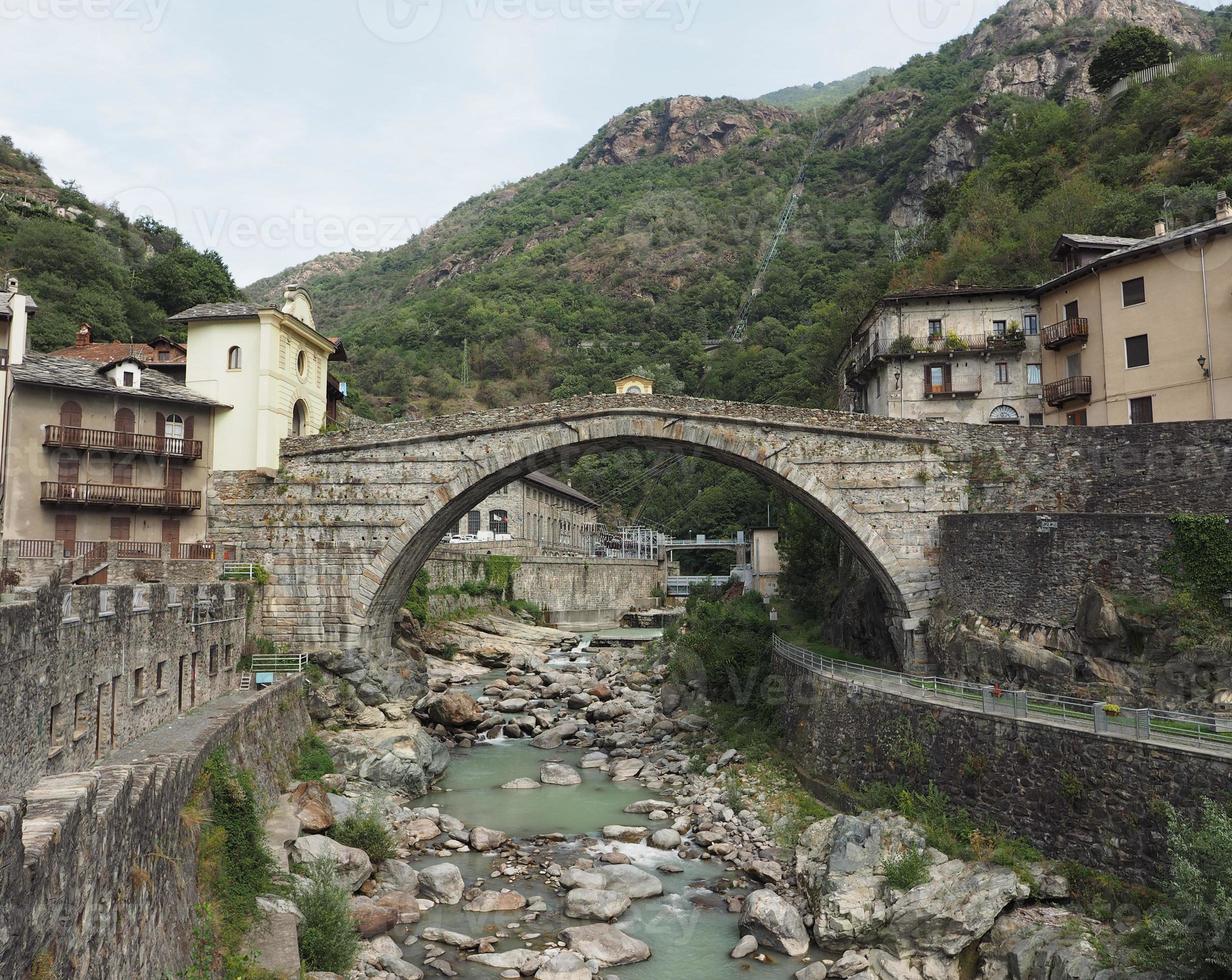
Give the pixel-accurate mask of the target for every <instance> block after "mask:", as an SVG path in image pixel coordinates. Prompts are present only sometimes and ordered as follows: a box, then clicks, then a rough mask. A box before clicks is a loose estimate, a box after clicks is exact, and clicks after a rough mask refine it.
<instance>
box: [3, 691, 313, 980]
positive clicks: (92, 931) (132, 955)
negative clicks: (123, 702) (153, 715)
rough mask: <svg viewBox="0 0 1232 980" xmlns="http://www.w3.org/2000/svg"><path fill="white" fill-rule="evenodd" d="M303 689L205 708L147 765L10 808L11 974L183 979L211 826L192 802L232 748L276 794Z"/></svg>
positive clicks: (57, 781)
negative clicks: (206, 828) (189, 807)
mask: <svg viewBox="0 0 1232 980" xmlns="http://www.w3.org/2000/svg"><path fill="white" fill-rule="evenodd" d="M301 685H302V681H301V680H300V679H298V678H296V679H294V680H289V681H286V682H284V683H282V684H280V685H277V686H276V687H273V688H270V689H268V690H266V691H263V692H260V693H252V694H246V695H240V694H238V693H237V694H232V695H230V697H229V698H227V699H225V700H223V701H221V702H218V703H217V705H211V706H208V707H205V708H202V709H200V712H201V713H202V714H205V715H206V717H198V718H197V720H198V722H199V724H197V725H195V726H188V725H182V726H179V727H178V729H177V730H176V731H171V732H168V733H167V735H166V737H165V739H160V741H159V748H160V749H161V751H158V752H156V753H151V755H150V756H149V757H148V758H146V759H145V761H143V762H141V763H138V764H131V765H104V766H102V767H100V768H97V769H90V770H87V771H84V772H75V773H67V774H63V775H57V776H47V777H46V778H44V779H43V780H41V781H40V782H39V783H38V785H37V786H35V787H34V788H33V789H31V790H30V791H29V792H28V793H26V795H25V797H24V798H20V797H8V798H2V799H0V976H5V977H26V976H30V975H31V974H34V973H35V972H36V970H37V971H41V972H38V973H37V975H39V976H49V977H50V976H54V977H100V978H101V977H126V978H128V977H131V978H134V980H137V978H151V980H153V978H162V977H166V976H177V975H179V974H180V971H182V970H183V969H184V968H185V967H186V966H188V959H189V955H190V951H191V948H192V939H193V935H192V930H193V925H194V921H195V914H194V905H195V903H196V901H197V888H196V835H197V834H198V833H199V828H197V827H196V826H195V825H194V823H193V822H192V821H189V820H185V819H184V818H183V811H184V807H185V805H186V804H187V803H188V802H189V800H190V799H191V797H192V795H193V792H194V786H195V784H196V782H197V778H198V776H199V775H200V773H201V769H202V767H203V765H204V763H205V760H206V758H207V757H208V756H209V755H210V754H211V753H212V752H213V751H214V750H215V749H216V748H219V747H223V748H224V749H225V750H226V752H227V754H228V755H229V756H230V757H231V758H232V760H233V761H234V762H235V763H236V764H237V765H239V766H242V767H243V768H246V769H249V770H250V771H252V772H253V774H254V775H255V776H256V778H257V782H258V785H259V786H261V787H263V789H264V790H265V792H266V793H267V794H272V792H273V790H274V788H275V786H276V785H279V784H281V782H282V781H284V780H285V779H286V777H287V775H288V774H287V772H286V771H285V768H286V766H287V764H288V753H287V747H288V746H290V745H294V743H295V741H296V740H297V739H298V738H300V737H301V736H302V735H303V734H304V733H305V732H306V731H307V730H308V726H309V720H308V716H307V713H306V711H305V709H304V699H303V694H302V687H301ZM232 700H234V704H233V705H232V704H230V703H229V702H231V701H232ZM223 706H225V707H226V708H227V710H220V709H221V708H222V707H223ZM189 717H190V718H192V717H193V716H189Z"/></svg>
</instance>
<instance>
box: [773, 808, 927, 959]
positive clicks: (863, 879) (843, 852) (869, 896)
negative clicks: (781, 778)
mask: <svg viewBox="0 0 1232 980" xmlns="http://www.w3.org/2000/svg"><path fill="white" fill-rule="evenodd" d="M924 847H925V843H924V836H923V834H921V833H920V832H919V831H918V830H917V829H916V828H915V827H913V826H912V825H911V824H910V823H909V822H908V821H907V820H905V819H904V818H902V817H900V816H897V815H896V814H892V813H889V812H878V813H874V814H863V815H861V816H851V815H849V814H843V813H840V814H838V815H837V816H834V817H830V818H829V819H828V820H822V821H819V822H818V823H815V824H812V825H811V826H810V827H808V828H806V829H805V831H804V832H803V833H802V834H801V835H800V838H799V841H798V842H797V844H796V876H797V878H798V879H799V882H800V886H801V888H802V889H803V891H804V894H805V898H806V901H807V903H808V910H809V912H811V913H812V915H813V936H814V938H815V939H816V940H817V942H818V944H819V945H822V946H827V945H829V946H844V945H852V944H855V943H871V942H872V941H873V940H874V939H875V938H876V936H877V934H878V933H879V931H880V930H881V928H882V927H883V926H884V925H885V924H886V922H887V921H888V919H889V911H890V902H891V897H890V896H889V888H888V886H887V885H886V881H885V875H884V874H883V869H884V867H885V865H886V863H887V862H889V861H895V860H898V859H900V858H902V857H903V856H904V855H906V854H908V853H909V852H913V851H921V850H923V849H924Z"/></svg>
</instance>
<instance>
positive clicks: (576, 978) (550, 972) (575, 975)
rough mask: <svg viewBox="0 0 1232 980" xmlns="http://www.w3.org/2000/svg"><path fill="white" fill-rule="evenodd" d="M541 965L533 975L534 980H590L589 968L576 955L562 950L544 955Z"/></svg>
mask: <svg viewBox="0 0 1232 980" xmlns="http://www.w3.org/2000/svg"><path fill="white" fill-rule="evenodd" d="M544 956H545V957H546V958H545V959H544V961H543V965H542V966H541V967H539V970H538V971H537V972H536V973H535V980H590V967H588V966H587V965H586V961H585V960H584V959H582V957H580V956H578V954H577V953H574V952H571V951H569V950H563V951H562V952H559V953H545V954H544Z"/></svg>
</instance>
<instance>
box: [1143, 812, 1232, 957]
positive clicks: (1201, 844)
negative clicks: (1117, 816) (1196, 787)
mask: <svg viewBox="0 0 1232 980" xmlns="http://www.w3.org/2000/svg"><path fill="white" fill-rule="evenodd" d="M1168 853H1169V856H1170V858H1171V869H1170V872H1169V878H1168V881H1167V883H1166V886H1165V887H1166V897H1165V899H1164V901H1163V903H1162V904H1161V905H1160V907H1159V908H1158V909H1157V910H1156V911H1155V912H1154V913H1153V914H1151V915H1149V916H1148V918H1147V922H1146V925H1145V927H1144V929H1143V930H1142V933H1141V934H1140V935H1139V936H1138V937H1137V938H1138V939H1139V941H1140V944H1141V945H1142V946H1143V950H1142V954H1141V958H1142V960H1143V962H1144V965H1146V966H1151V967H1156V968H1158V969H1161V970H1163V971H1164V972H1165V973H1166V974H1167V975H1168V976H1174V977H1178V978H1185V980H1219V978H1223V977H1228V976H1230V975H1232V808H1230V807H1229V806H1228V805H1226V804H1220V803H1216V802H1214V801H1213V800H1206V801H1205V802H1204V803H1203V805H1202V811H1201V812H1200V813H1199V814H1198V816H1197V817H1196V818H1195V819H1194V820H1193V821H1188V820H1185V819H1183V818H1182V817H1180V816H1179V815H1178V814H1177V813H1176V812H1175V811H1169V814H1168Z"/></svg>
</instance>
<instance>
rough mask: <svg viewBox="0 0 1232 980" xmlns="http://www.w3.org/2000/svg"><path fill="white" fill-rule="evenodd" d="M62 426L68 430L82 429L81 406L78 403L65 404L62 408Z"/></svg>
mask: <svg viewBox="0 0 1232 980" xmlns="http://www.w3.org/2000/svg"><path fill="white" fill-rule="evenodd" d="M60 425H61V426H63V427H64V428H66V429H80V428H81V406H80V405H78V404H77V403H76V402H65V403H64V404H63V405H61V406H60Z"/></svg>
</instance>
